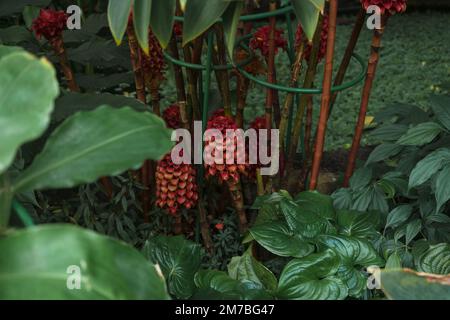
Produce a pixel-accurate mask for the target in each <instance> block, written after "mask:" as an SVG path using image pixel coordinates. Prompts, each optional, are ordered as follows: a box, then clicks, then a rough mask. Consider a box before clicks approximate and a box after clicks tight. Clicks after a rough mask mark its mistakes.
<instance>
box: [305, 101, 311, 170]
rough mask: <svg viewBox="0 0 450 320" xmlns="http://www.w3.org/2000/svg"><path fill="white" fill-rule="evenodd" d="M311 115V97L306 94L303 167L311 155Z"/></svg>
mask: <svg viewBox="0 0 450 320" xmlns="http://www.w3.org/2000/svg"><path fill="white" fill-rule="evenodd" d="M312 116H313V97H312V96H311V95H309V96H308V103H307V106H306V122H305V138H304V139H305V142H304V145H305V159H304V160H305V161H304V167H306V163H307V159H309V158H310V156H311V131H312Z"/></svg>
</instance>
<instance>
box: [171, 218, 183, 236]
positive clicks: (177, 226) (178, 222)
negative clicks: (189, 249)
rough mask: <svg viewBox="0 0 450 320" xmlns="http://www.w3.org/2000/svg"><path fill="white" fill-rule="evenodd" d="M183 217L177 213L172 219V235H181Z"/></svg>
mask: <svg viewBox="0 0 450 320" xmlns="http://www.w3.org/2000/svg"><path fill="white" fill-rule="evenodd" d="M182 220H183V217H182V216H181V213H178V214H177V215H176V216H175V217H173V233H174V234H175V235H180V234H182V233H183V223H182Z"/></svg>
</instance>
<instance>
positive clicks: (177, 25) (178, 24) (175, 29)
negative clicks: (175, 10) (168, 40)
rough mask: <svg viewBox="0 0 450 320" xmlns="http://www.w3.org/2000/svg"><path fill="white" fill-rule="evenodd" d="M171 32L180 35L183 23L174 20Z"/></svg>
mask: <svg viewBox="0 0 450 320" xmlns="http://www.w3.org/2000/svg"><path fill="white" fill-rule="evenodd" d="M173 32H174V33H175V35H176V36H177V37H181V36H182V35H183V25H182V24H181V22H179V21H176V22H175V23H174V24H173Z"/></svg>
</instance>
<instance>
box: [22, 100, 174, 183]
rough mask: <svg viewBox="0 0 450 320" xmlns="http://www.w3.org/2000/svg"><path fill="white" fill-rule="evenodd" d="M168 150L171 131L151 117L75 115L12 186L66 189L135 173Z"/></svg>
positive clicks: (105, 112) (111, 112) (118, 112)
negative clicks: (131, 171)
mask: <svg viewBox="0 0 450 320" xmlns="http://www.w3.org/2000/svg"><path fill="white" fill-rule="evenodd" d="M171 146H172V142H171V141H170V130H169V129H166V128H165V124H164V122H163V121H162V120H161V119H160V118H158V117H156V116H155V115H153V114H150V113H141V112H137V111H134V110H132V109H131V108H129V107H125V108H121V109H115V108H112V107H109V106H102V107H99V108H98V109H96V110H95V111H90V112H79V113H77V114H75V115H74V116H72V117H70V118H69V119H67V120H66V121H64V122H63V123H62V124H61V125H60V126H59V127H58V128H57V129H56V130H55V131H54V132H53V134H52V135H51V136H50V138H49V139H48V140H47V143H46V145H45V147H44V149H43V150H42V152H41V153H40V154H39V155H38V156H36V158H35V159H34V161H33V163H32V164H31V165H30V166H29V167H28V168H27V169H26V170H25V171H24V172H23V173H22V174H21V175H20V176H19V177H18V179H17V180H16V181H15V183H14V189H15V191H28V190H37V189H51V188H70V187H74V186H76V185H79V184H83V183H90V182H93V181H95V180H97V179H98V178H99V177H102V176H109V175H118V174H120V173H121V172H123V171H125V170H127V169H131V168H133V169H137V168H138V167H139V166H140V165H141V164H142V162H144V160H146V159H155V160H156V159H159V158H161V157H162V156H163V155H164V154H166V153H167V152H168V151H169V150H170V148H171Z"/></svg>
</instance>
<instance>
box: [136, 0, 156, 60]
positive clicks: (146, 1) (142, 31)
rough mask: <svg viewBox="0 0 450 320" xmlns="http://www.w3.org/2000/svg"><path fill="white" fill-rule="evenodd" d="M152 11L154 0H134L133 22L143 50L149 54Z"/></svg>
mask: <svg viewBox="0 0 450 320" xmlns="http://www.w3.org/2000/svg"><path fill="white" fill-rule="evenodd" d="M151 11H152V0H134V3H133V24H134V31H135V33H136V38H137V40H138V43H139V45H140V46H141V48H142V50H144V52H145V53H146V54H148V53H149V52H148V50H149V49H148V27H149V26H150V16H151Z"/></svg>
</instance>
